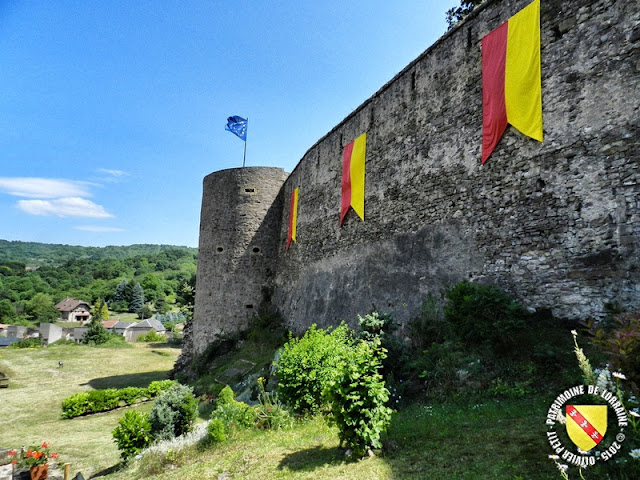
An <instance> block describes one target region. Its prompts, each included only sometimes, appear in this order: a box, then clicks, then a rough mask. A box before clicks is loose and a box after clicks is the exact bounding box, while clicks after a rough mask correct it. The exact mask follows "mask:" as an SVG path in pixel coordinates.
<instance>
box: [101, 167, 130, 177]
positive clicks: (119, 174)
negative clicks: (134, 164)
mask: <svg viewBox="0 0 640 480" xmlns="http://www.w3.org/2000/svg"><path fill="white" fill-rule="evenodd" d="M98 171H99V172H100V173H106V174H107V175H112V176H114V177H125V176H127V175H129V174H128V173H127V172H124V171H122V170H112V169H109V168H99V169H98Z"/></svg>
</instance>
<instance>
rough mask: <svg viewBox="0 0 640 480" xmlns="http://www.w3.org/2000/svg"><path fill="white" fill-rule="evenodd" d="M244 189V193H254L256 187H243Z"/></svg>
mask: <svg viewBox="0 0 640 480" xmlns="http://www.w3.org/2000/svg"><path fill="white" fill-rule="evenodd" d="M244 191H245V193H256V189H255V188H245V189H244Z"/></svg>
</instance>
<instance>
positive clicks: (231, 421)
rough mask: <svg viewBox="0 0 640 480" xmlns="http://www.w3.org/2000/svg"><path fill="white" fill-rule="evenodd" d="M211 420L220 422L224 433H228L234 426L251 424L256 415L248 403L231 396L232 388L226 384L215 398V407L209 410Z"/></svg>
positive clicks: (240, 426)
mask: <svg viewBox="0 0 640 480" xmlns="http://www.w3.org/2000/svg"><path fill="white" fill-rule="evenodd" d="M211 420H219V421H220V422H222V425H224V431H225V433H226V434H227V435H229V434H230V433H231V432H232V431H233V429H234V428H247V427H251V426H253V425H254V424H255V420H256V417H255V414H254V411H253V409H252V408H251V407H250V406H249V405H247V404H246V403H243V402H238V401H237V400H235V399H234V398H233V390H231V387H229V386H228V385H227V386H226V387H224V388H223V389H222V390H221V391H220V394H219V395H218V398H217V399H216V408H215V410H214V411H213V412H211Z"/></svg>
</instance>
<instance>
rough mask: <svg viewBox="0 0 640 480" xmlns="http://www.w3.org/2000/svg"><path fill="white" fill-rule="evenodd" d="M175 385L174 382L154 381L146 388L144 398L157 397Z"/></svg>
mask: <svg viewBox="0 0 640 480" xmlns="http://www.w3.org/2000/svg"><path fill="white" fill-rule="evenodd" d="M175 384H176V382H175V380H154V381H153V382H151V383H150V384H149V386H148V387H147V388H146V396H147V397H149V398H153V397H157V396H158V395H160V394H161V393H162V392H166V391H167V390H169V389H170V388H171V387H173V386H174V385H175Z"/></svg>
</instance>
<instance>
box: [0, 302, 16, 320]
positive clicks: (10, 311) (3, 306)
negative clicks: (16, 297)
mask: <svg viewBox="0 0 640 480" xmlns="http://www.w3.org/2000/svg"><path fill="white" fill-rule="evenodd" d="M15 317H16V309H15V308H13V305H12V304H11V300H9V299H7V298H5V299H4V300H0V322H3V323H11V321H12V320H13V319H14V318H15Z"/></svg>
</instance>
